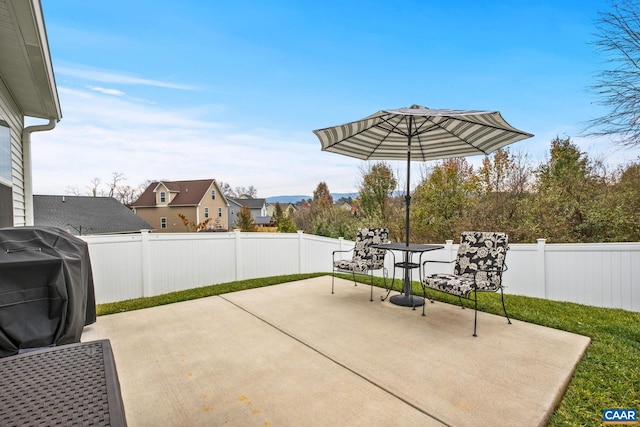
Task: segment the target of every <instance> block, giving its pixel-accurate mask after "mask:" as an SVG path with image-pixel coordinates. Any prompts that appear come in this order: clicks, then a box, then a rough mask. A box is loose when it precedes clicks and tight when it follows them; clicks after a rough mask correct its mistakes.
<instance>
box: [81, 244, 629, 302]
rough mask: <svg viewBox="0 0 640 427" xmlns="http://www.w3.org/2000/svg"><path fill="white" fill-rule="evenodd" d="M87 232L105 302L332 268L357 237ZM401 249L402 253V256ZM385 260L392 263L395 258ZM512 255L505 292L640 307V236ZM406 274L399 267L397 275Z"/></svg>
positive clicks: (446, 256) (452, 249)
mask: <svg viewBox="0 0 640 427" xmlns="http://www.w3.org/2000/svg"><path fill="white" fill-rule="evenodd" d="M82 238H83V239H84V240H85V241H86V242H87V243H88V244H89V253H90V256H91V266H92V269H93V278H94V285H95V291H96V302H97V303H99V304H100V303H105V302H114V301H123V300H127V299H133V298H140V297H148V296H154V295H160V294H164V293H168V292H174V291H180V290H184V289H190V288H196V287H201V286H207V285H212V284H219V283H226V282H233V281H237V280H243V279H253V278H258V277H269V276H277V275H286V274H296V273H316V272H331V261H332V252H333V251H335V250H349V249H351V248H352V247H353V242H351V241H347V240H343V239H331V238H327V237H320V236H313V235H308V234H304V233H302V232H298V233H290V234H289V233H241V232H237V231H236V232H230V233H171V234H160V233H158V234H154V233H148V232H144V231H143V232H142V233H141V234H135V235H108V236H82ZM457 248H458V245H456V244H453V243H452V242H451V241H447V242H446V243H445V244H444V249H441V250H438V251H433V252H428V253H425V254H424V256H423V259H437V260H450V259H454V258H455V254H456V251H457ZM345 256H349V254H346V255H345ZM401 256H402V255H401V254H396V258H397V261H400V257H401ZM416 260H417V256H416ZM386 261H387V263H388V268H389V269H392V258H391V257H387V260H386ZM506 261H507V265H508V267H509V269H508V271H507V272H506V273H505V274H504V284H505V286H506V292H507V293H510V294H515V295H526V296H532V297H538V298H547V299H551V300H557V301H571V302H576V303H580V304H587V305H594V306H599V307H612V308H622V309H625V310H631V311H640V243H591V244H545V241H544V240H542V239H541V240H539V241H538V243H537V244H510V250H509V252H508V254H507V259H506ZM431 265H433V264H431ZM452 267H453V265H452V264H451V265H442V264H440V267H438V268H439V269H440V270H439V271H450V270H451V269H452ZM436 271H438V270H435V269H434V270H429V271H428V272H436ZM401 275H402V272H401V271H400V270H398V271H397V272H396V277H400V276H401ZM414 280H417V275H416V273H414Z"/></svg>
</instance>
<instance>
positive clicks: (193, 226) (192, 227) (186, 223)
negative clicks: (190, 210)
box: [178, 212, 212, 231]
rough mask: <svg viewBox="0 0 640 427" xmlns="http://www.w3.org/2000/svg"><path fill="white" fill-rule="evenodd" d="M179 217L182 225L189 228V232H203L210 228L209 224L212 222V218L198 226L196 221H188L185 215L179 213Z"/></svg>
mask: <svg viewBox="0 0 640 427" xmlns="http://www.w3.org/2000/svg"><path fill="white" fill-rule="evenodd" d="M178 217H179V218H180V219H181V220H182V223H183V224H184V226H185V227H187V230H189V231H201V230H206V229H207V227H208V226H209V223H210V222H211V219H212V218H210V217H209V218H206V219H205V220H204V221H202V222H201V223H200V224H196V222H195V221H193V220H190V219H188V218H187V217H186V216H185V215H184V214H183V213H181V212H178Z"/></svg>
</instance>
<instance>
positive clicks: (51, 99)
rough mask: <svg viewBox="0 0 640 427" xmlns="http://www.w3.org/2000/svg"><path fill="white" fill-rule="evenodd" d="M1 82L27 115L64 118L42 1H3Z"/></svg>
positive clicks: (0, 8) (0, 18)
mask: <svg viewBox="0 0 640 427" xmlns="http://www.w3.org/2000/svg"><path fill="white" fill-rule="evenodd" d="M0 23H1V24H2V25H0V52H2V55H0V82H3V83H4V84H5V85H6V87H7V89H8V90H9V92H10V94H11V98H12V99H13V101H14V102H15V103H16V104H17V105H18V108H20V110H21V111H22V112H23V114H24V115H25V116H31V117H37V118H42V119H56V120H60V119H61V118H62V111H61V109H60V101H59V99H58V90H57V88H56V82H55V77H54V74H53V65H52V62H51V54H50V52H49V43H48V41H47V32H46V29H45V25H44V17H43V14H42V6H41V4H40V1H39V0H30V1H24V0H0Z"/></svg>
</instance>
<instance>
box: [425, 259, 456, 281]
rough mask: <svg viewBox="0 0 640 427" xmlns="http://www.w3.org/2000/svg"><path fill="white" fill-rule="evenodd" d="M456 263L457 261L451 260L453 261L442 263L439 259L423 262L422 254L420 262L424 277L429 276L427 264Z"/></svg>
mask: <svg viewBox="0 0 640 427" xmlns="http://www.w3.org/2000/svg"><path fill="white" fill-rule="evenodd" d="M454 262H456V260H455V259H453V260H451V261H441V260H437V259H427V260H424V261H422V254H420V261H419V263H420V264H422V275H423V276H425V277H426V275H427V264H428V263H436V264H451V263H454Z"/></svg>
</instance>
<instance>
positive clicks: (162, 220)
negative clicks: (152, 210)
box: [160, 216, 167, 228]
mask: <svg viewBox="0 0 640 427" xmlns="http://www.w3.org/2000/svg"><path fill="white" fill-rule="evenodd" d="M160 228H167V217H166V216H163V217H162V218H160Z"/></svg>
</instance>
